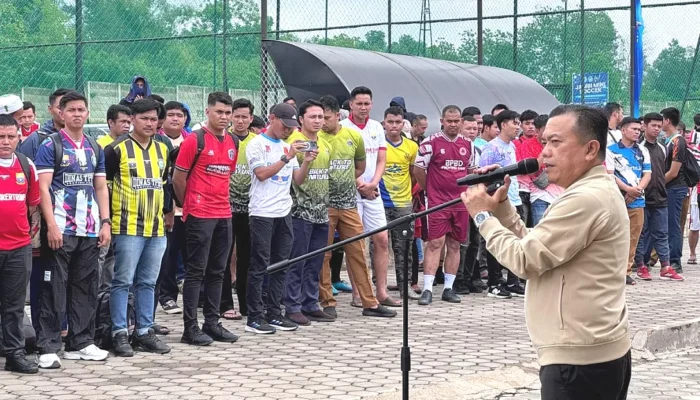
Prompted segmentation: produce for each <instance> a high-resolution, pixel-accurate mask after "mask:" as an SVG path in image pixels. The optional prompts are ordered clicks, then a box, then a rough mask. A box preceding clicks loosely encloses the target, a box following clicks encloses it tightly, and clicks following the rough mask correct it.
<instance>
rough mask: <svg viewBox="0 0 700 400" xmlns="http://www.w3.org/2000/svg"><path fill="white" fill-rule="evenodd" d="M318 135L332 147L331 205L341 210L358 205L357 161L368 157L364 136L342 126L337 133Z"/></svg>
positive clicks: (329, 175)
mask: <svg viewBox="0 0 700 400" xmlns="http://www.w3.org/2000/svg"><path fill="white" fill-rule="evenodd" d="M318 137H319V138H321V139H324V140H325V141H326V142H327V143H328V144H329V145H330V147H331V162H330V168H329V169H328V200H329V204H330V207H331V208H337V209H339V210H347V209H351V208H355V207H357V196H356V192H357V184H356V183H355V161H362V160H365V159H366V158H367V156H366V153H365V142H364V140H363V139H362V136H360V134H359V133H358V132H357V131H355V130H353V129H350V128H345V127H341V128H340V130H339V131H338V133H336V134H335V135H331V134H330V133H327V132H324V131H321V132H319V133H318Z"/></svg>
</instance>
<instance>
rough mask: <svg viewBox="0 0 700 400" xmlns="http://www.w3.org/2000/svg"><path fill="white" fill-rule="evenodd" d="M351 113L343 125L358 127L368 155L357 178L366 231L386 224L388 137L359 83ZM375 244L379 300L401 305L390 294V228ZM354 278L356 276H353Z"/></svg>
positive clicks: (368, 94)
mask: <svg viewBox="0 0 700 400" xmlns="http://www.w3.org/2000/svg"><path fill="white" fill-rule="evenodd" d="M350 110H351V111H350V116H348V118H347V119H344V120H342V121H341V122H340V125H342V126H344V127H346V128H350V129H354V130H356V131H358V132H360V134H361V135H362V139H363V140H364V142H365V152H366V154H367V159H366V165H367V166H366V167H365V172H364V173H363V174H362V176H360V177H359V178H357V211H358V213H359V214H360V218H361V219H362V226H363V228H364V231H365V232H369V231H372V230H375V229H377V228H381V227H383V226H385V225H386V214H385V213H384V203H383V202H382V198H381V196H380V195H379V183H380V182H381V180H382V175H384V168H385V167H386V138H385V136H384V127H383V126H382V124H381V123H380V122H379V121H375V120H373V119H370V117H369V113H370V111H372V91H371V90H370V89H369V88H367V87H365V86H358V87H356V88H354V89H353V90H352V92H350ZM372 243H373V244H374V254H373V260H372V261H373V265H374V274H375V275H374V276H375V277H376V280H377V282H376V285H377V300H378V301H379V303H380V304H382V305H384V306H388V307H399V306H401V302H400V301H398V300H394V299H392V298H391V297H390V296H389V294H388V293H387V269H388V267H389V235H388V234H387V232H386V231H382V232H379V233H377V234H374V235H372ZM350 280H351V281H352V276H350ZM352 297H353V304H360V295H359V293H358V292H357V289H356V288H355V285H353V295H352Z"/></svg>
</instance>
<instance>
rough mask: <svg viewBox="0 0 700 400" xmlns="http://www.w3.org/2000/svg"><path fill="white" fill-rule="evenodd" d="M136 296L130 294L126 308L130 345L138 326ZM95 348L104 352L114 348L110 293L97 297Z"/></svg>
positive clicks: (100, 294) (103, 293)
mask: <svg viewBox="0 0 700 400" xmlns="http://www.w3.org/2000/svg"><path fill="white" fill-rule="evenodd" d="M134 304H135V303H134V294H133V293H131V292H129V302H128V303H127V306H126V326H127V329H128V330H129V343H131V339H133V337H134V329H133V328H134V326H135V325H136V306H135V305H134ZM95 346H97V347H99V348H101V349H102V350H110V349H111V348H112V314H111V312H110V311H109V291H106V292H102V293H99V294H98V295H97V312H96V314H95Z"/></svg>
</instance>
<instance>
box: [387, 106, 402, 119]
mask: <svg viewBox="0 0 700 400" xmlns="http://www.w3.org/2000/svg"><path fill="white" fill-rule="evenodd" d="M387 115H398V116H399V117H401V118H403V116H404V114H403V108H401V107H400V106H391V107H389V108H387V109H386V110H384V118H386V116H387Z"/></svg>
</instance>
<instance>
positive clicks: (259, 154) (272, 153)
mask: <svg viewBox="0 0 700 400" xmlns="http://www.w3.org/2000/svg"><path fill="white" fill-rule="evenodd" d="M289 147H290V146H289V144H287V143H285V142H283V141H282V140H280V139H273V138H271V137H269V136H267V135H266V134H264V133H261V134H260V135H258V136H256V137H255V138H253V139H252V140H251V141H250V143H248V146H246V150H245V154H246V157H247V158H248V167H249V168H250V174H251V185H250V203H249V204H248V214H249V215H251V216H256V217H265V218H282V217H286V216H287V215H289V213H290V212H291V211H292V195H291V192H290V190H291V187H292V179H293V177H292V174H293V172H294V170H297V169H299V163H298V162H297V158H296V157H292V158H291V160H290V161H289V162H288V163H287V164H286V165H285V166H284V167H282V169H281V170H280V171H279V172H278V173H277V174H276V175H273V176H272V177H271V178H268V179H266V180H264V181H262V182H261V181H260V180H258V178H257V176H255V173H254V171H255V169H256V168H258V167H266V166H268V165H272V164H274V163H276V162H278V161H279V160H280V158H281V157H282V156H283V155H284V154H288V153H289Z"/></svg>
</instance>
